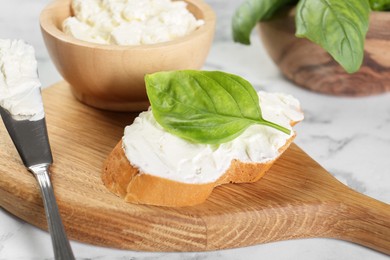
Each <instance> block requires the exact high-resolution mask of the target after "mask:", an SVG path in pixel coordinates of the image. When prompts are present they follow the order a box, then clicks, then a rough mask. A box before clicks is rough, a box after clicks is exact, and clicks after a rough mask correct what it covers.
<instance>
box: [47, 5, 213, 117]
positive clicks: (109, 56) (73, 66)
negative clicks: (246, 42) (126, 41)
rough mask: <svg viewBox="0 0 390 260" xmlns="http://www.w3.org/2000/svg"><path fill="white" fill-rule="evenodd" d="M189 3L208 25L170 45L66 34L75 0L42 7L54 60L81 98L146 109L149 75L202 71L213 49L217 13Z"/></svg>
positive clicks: (124, 108) (96, 104) (95, 103)
mask: <svg viewBox="0 0 390 260" xmlns="http://www.w3.org/2000/svg"><path fill="white" fill-rule="evenodd" d="M185 1H186V2H187V3H188V9H189V10H190V12H192V13H193V14H194V16H195V17H196V18H197V19H203V20H204V21H205V24H204V25H203V26H201V27H200V28H199V29H197V30H196V31H195V32H193V33H192V34H190V35H188V36H185V37H182V38H179V39H176V40H173V41H170V42H166V43H158V44H151V45H140V46H117V45H102V44H95V43H89V42H85V41H81V40H78V39H75V38H73V37H72V36H69V35H66V34H65V33H64V32H62V29H61V28H62V22H63V21H64V20H65V18H67V17H69V16H71V13H72V11H71V7H70V0H56V1H54V2H52V3H50V4H49V5H48V6H47V7H46V8H45V9H44V10H43V11H42V13H41V16H40V24H41V31H42V35H43V39H44V41H45V44H46V47H47V49H48V51H49V54H50V57H51V59H52V61H53V63H54V64H55V66H56V68H57V69H58V71H59V73H60V74H61V75H62V76H63V78H64V79H65V80H66V81H68V82H69V83H70V85H71V88H72V92H73V94H74V96H75V97H76V98H77V99H78V100H80V101H81V102H83V103H85V104H88V105H90V106H93V107H96V108H101V109H105V110H112V111H140V110H144V109H146V108H147V107H148V106H149V102H148V98H147V95H146V90H145V84H144V76H145V74H148V73H153V72H157V71H166V70H180V69H200V68H201V67H202V65H203V64H204V61H205V59H206V56H207V54H208V52H209V49H210V47H211V43H212V41H213V37H214V32H215V21H216V18H215V13H214V12H213V10H212V9H211V8H210V6H208V5H207V4H206V3H204V2H203V1H201V0H185Z"/></svg>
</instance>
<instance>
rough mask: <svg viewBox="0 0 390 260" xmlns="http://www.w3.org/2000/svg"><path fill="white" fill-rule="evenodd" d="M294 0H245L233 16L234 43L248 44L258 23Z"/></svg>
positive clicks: (294, 0)
mask: <svg viewBox="0 0 390 260" xmlns="http://www.w3.org/2000/svg"><path fill="white" fill-rule="evenodd" d="M294 2H296V0H261V1H259V0H247V1H245V2H244V3H242V4H241V5H240V6H239V8H238V9H237V11H236V12H235V14H234V15H233V21H232V26H233V39H234V41H236V42H240V43H243V44H250V34H251V32H252V30H253V28H254V27H255V25H256V24H257V22H258V21H265V20H268V19H269V18H271V17H272V16H273V15H274V13H275V12H276V11H278V10H279V9H280V8H281V7H283V6H285V5H287V4H289V3H294Z"/></svg>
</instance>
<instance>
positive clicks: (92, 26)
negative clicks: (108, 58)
mask: <svg viewBox="0 0 390 260" xmlns="http://www.w3.org/2000/svg"><path fill="white" fill-rule="evenodd" d="M186 6H187V3H186V2H184V1H171V0H143V1H139V0H103V1H101V0H73V1H72V9H73V13H74V16H73V17H69V18H67V19H66V20H65V21H64V22H63V31H64V32H65V33H66V34H68V35H71V36H73V37H75V38H77V39H79V40H84V41H88V42H93V43H100V44H115V45H141V44H154V43H160V42H167V41H171V40H173V39H176V38H179V37H182V36H185V35H188V34H190V33H191V32H193V31H194V30H196V29H197V28H198V27H200V26H202V25H203V24H204V21H203V20H197V19H196V18H195V17H194V15H193V14H192V13H191V12H189V11H188V10H187V8H186Z"/></svg>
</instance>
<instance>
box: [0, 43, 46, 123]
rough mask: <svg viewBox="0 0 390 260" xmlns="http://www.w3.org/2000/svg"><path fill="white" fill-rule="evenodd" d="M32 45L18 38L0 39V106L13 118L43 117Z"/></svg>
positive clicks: (33, 118)
mask: <svg viewBox="0 0 390 260" xmlns="http://www.w3.org/2000/svg"><path fill="white" fill-rule="evenodd" d="M40 88H41V82H40V80H39V78H38V70H37V61H36V59H35V51H34V48H33V47H32V46H31V45H29V44H27V43H25V42H24V41H22V40H8V39H6V40H4V39H0V106H1V107H2V108H4V109H5V110H7V111H8V112H9V113H10V114H11V115H12V117H13V118H14V119H15V120H30V121H37V120H40V119H42V118H44V116H45V114H44V110H43V103H42V97H41V93H40V91H41V89H40Z"/></svg>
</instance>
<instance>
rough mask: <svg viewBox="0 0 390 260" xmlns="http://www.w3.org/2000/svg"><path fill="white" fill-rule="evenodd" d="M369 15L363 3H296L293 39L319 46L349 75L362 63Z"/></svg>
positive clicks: (356, 0) (303, 0)
mask: <svg viewBox="0 0 390 260" xmlns="http://www.w3.org/2000/svg"><path fill="white" fill-rule="evenodd" d="M369 12H370V6H369V4H368V1H367V0H348V1H340V0H300V1H299V3H298V6H297V11H296V21H295V22H296V26H297V31H296V36H298V37H305V38H307V39H309V40H311V41H312V42H315V43H317V44H319V45H320V46H322V47H323V48H324V49H325V50H326V51H327V52H329V54H330V55H332V57H333V58H334V59H335V60H336V61H337V62H338V63H339V64H340V65H341V66H342V67H343V68H344V69H345V70H346V71H347V72H349V73H353V72H356V71H357V70H359V68H360V66H361V64H362V62H363V56H364V40H365V37H366V33H367V30H368V22H369ZM308 55H310V54H308Z"/></svg>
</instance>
